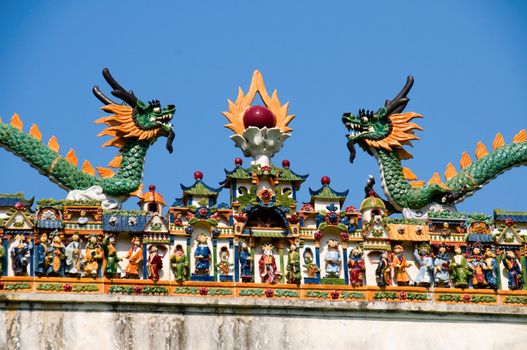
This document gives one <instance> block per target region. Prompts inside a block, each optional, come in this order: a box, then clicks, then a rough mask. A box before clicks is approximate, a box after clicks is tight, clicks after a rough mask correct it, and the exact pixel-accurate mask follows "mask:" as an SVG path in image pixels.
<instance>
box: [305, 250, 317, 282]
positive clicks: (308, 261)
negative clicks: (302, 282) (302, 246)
mask: <svg viewBox="0 0 527 350" xmlns="http://www.w3.org/2000/svg"><path fill="white" fill-rule="evenodd" d="M304 263H305V265H304V267H305V268H306V273H307V277H309V278H315V277H316V275H317V272H320V269H319V268H318V266H317V264H315V263H314V262H313V253H312V252H311V249H309V248H308V249H306V250H305V251H304Z"/></svg>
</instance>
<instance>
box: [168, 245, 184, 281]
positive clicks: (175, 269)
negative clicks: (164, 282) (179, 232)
mask: <svg viewBox="0 0 527 350" xmlns="http://www.w3.org/2000/svg"><path fill="white" fill-rule="evenodd" d="M170 268H171V269H172V273H173V274H174V278H175V280H176V281H177V282H183V281H186V280H187V279H188V262H187V257H186V255H185V253H184V252H183V248H182V247H181V246H180V245H178V246H176V249H174V252H173V253H172V255H170Z"/></svg>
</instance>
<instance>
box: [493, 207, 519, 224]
mask: <svg viewBox="0 0 527 350" xmlns="http://www.w3.org/2000/svg"><path fill="white" fill-rule="evenodd" d="M507 219H512V220H513V221H514V222H522V223H527V212H525V211H506V210H502V209H495V210H494V220H496V221H505V220H507Z"/></svg>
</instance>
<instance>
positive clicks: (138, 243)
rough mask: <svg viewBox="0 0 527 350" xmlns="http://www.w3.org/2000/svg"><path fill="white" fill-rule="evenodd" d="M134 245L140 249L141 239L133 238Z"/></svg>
mask: <svg viewBox="0 0 527 350" xmlns="http://www.w3.org/2000/svg"><path fill="white" fill-rule="evenodd" d="M132 244H133V245H134V246H136V247H139V246H140V245H141V239H140V238H139V237H134V238H132Z"/></svg>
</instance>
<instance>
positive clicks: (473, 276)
mask: <svg viewBox="0 0 527 350" xmlns="http://www.w3.org/2000/svg"><path fill="white" fill-rule="evenodd" d="M49 236H50V237H49V238H48V235H47V234H45V233H44V234H42V235H40V237H39V239H38V240H35V242H33V241H32V239H31V238H30V237H25V236H23V235H17V236H15V238H14V242H13V244H11V246H10V256H11V259H12V268H13V272H14V274H15V275H18V276H20V275H27V268H28V265H29V261H30V259H31V251H33V254H34V257H33V258H34V260H33V261H34V273H35V274H36V275H38V276H76V277H84V276H91V277H97V276H98V273H99V270H100V269H103V273H104V274H105V276H107V277H110V278H114V277H124V278H139V277H140V274H139V270H140V268H142V267H145V268H146V269H147V273H146V275H147V276H148V278H150V279H152V280H154V281H157V280H159V278H160V271H161V269H162V267H163V259H162V256H160V255H159V254H158V247H157V246H156V245H154V244H152V245H150V247H149V249H148V254H147V255H146V259H145V260H146V261H143V259H144V258H143V254H144V253H143V248H142V243H141V240H140V238H139V237H134V238H133V239H132V247H131V248H130V249H129V250H128V252H127V253H126V256H124V257H118V254H117V249H116V243H115V237H113V236H108V235H106V236H104V238H103V239H102V240H100V239H99V237H98V236H97V235H95V234H92V235H89V236H88V242H87V244H86V245H85V247H84V252H82V249H81V243H80V240H79V235H78V234H73V235H72V237H71V241H70V242H69V244H67V245H64V243H63V242H62V237H61V235H60V234H59V233H58V232H53V233H51V234H50V235H49ZM196 243H197V246H196V248H195V250H194V254H193V257H194V271H193V273H194V275H209V274H210V271H211V260H212V253H211V250H210V248H209V245H208V237H207V236H206V235H204V234H200V235H198V236H197V238H196ZM339 246H340V243H339V242H338V241H336V240H329V242H328V243H327V252H326V254H325V256H324V260H323V261H324V264H325V268H324V272H323V275H324V277H325V278H339V277H340V276H341V268H342V266H341V265H342V258H341V251H340V249H339V248H340V247H339ZM273 249H274V247H273V246H272V245H271V244H264V245H263V246H262V255H261V256H260V258H259V260H258V263H257V265H258V266H257V268H258V272H259V275H260V278H261V281H262V282H264V283H277V282H280V281H281V280H282V276H281V272H280V270H279V269H278V267H277V262H276V259H275V254H274V252H273ZM500 254H501V256H500V257H501V259H502V264H503V267H504V268H505V270H506V271H507V273H508V276H507V277H508V284H509V289H510V290H516V289H522V288H523V285H524V279H523V271H522V265H521V262H520V260H519V258H518V256H517V255H516V254H515V252H514V251H512V250H509V251H507V252H500ZM4 256H5V251H4V248H3V247H2V246H0V271H3V266H2V259H3V257H4ZM414 257H415V262H416V264H417V265H418V266H417V267H418V268H419V271H418V274H417V276H416V277H415V278H414V279H413V283H414V284H415V285H417V286H424V287H428V286H431V285H432V284H434V285H436V286H443V287H451V286H453V287H456V288H466V287H468V286H469V285H471V286H472V287H474V288H492V289H497V288H498V278H499V277H498V276H499V272H498V263H497V259H496V258H497V255H496V254H495V253H493V252H492V251H491V249H490V248H486V249H485V252H484V253H482V252H481V248H480V246H474V247H473V248H472V250H471V252H470V253H468V254H467V253H463V251H462V249H461V247H456V248H455V254H454V255H453V256H452V257H449V256H448V255H447V254H446V247H445V246H440V247H439V248H438V252H437V253H436V254H431V249H430V245H428V244H422V245H420V246H419V247H417V248H416V249H415V251H414ZM123 258H124V259H125V260H127V262H126V266H125V268H124V271H123V272H122V273H119V272H118V269H119V261H121V260H122V259H123ZM238 258H239V269H240V277H241V280H242V281H245V282H252V281H253V280H254V279H253V274H254V267H255V266H254V265H255V264H254V263H253V261H252V260H253V255H252V254H251V251H250V248H249V247H248V245H247V244H246V243H245V242H242V245H241V247H240V250H239V254H238ZM169 260H170V268H171V270H172V272H173V274H174V277H175V280H176V281H185V280H188V279H189V272H190V271H189V268H190V264H189V261H188V258H187V255H186V254H185V253H184V251H183V248H182V246H181V245H176V247H175V248H174V250H173V252H172V253H171V254H170V257H169ZM303 260H304V268H305V270H304V271H305V273H306V275H307V277H308V278H311V279H313V278H316V277H317V276H320V275H321V271H320V267H319V266H318V265H317V264H316V263H315V262H314V257H313V252H312V251H311V249H309V248H307V249H305V250H304V253H303ZM143 263H144V264H143ZM345 263H346V264H345V265H346V266H345V267H346V268H347V272H348V276H349V282H350V284H351V285H353V286H363V285H365V271H366V264H365V261H364V254H363V251H362V249H361V248H360V247H359V246H357V247H354V248H353V249H352V251H351V254H350V257H349V259H348V260H347V261H346V262H345ZM411 264H412V263H411V262H408V261H407V259H406V257H405V255H404V251H403V247H402V246H401V245H396V246H395V247H394V249H393V253H388V252H384V253H383V254H382V255H381V257H380V259H379V261H378V262H377V268H376V269H375V276H376V283H377V285H378V286H380V287H384V286H389V285H398V286H405V285H409V284H410V280H411V279H410V276H409V274H408V272H407V271H406V269H407V268H409V267H410V266H411ZM232 265H233V264H232V263H231V262H230V255H229V251H228V249H226V248H225V247H223V248H222V249H221V250H220V252H219V262H218V263H217V264H216V265H215V268H216V269H217V272H218V273H219V274H220V275H228V274H229V273H230V271H231V268H232ZM284 277H285V280H286V281H287V282H288V283H293V284H299V283H301V280H302V269H301V257H300V253H299V249H298V247H297V246H296V245H295V244H291V246H290V247H289V250H288V260H287V266H286V276H284Z"/></svg>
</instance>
